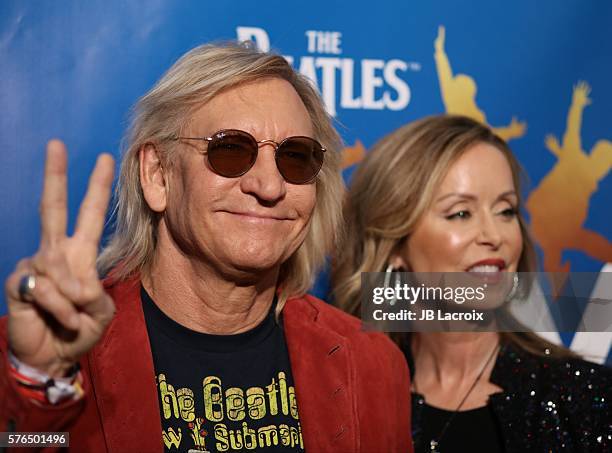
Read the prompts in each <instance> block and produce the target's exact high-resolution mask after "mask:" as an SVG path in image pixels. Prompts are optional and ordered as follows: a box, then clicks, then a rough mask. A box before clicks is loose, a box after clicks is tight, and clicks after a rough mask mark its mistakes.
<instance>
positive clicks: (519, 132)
mask: <svg viewBox="0 0 612 453" xmlns="http://www.w3.org/2000/svg"><path fill="white" fill-rule="evenodd" d="M508 129H509V131H510V135H511V136H512V137H522V136H523V135H525V131H526V130H527V123H525V122H524V121H519V120H517V119H516V117H514V116H513V117H512V121H510V125H509V126H508Z"/></svg>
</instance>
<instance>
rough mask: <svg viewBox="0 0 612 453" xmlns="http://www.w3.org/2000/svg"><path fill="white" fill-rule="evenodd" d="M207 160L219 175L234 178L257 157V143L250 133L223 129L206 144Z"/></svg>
mask: <svg viewBox="0 0 612 453" xmlns="http://www.w3.org/2000/svg"><path fill="white" fill-rule="evenodd" d="M207 154H208V162H209V163H210V166H211V167H212V169H213V170H214V171H215V172H216V173H217V174H219V175H221V176H225V177H227V178H235V177H237V176H241V175H244V174H245V173H246V172H247V171H249V169H250V168H251V167H252V166H253V164H254V163H255V160H256V159H257V143H256V142H255V140H254V139H253V137H251V136H250V135H248V134H246V133H244V132H241V131H235V130H225V131H221V132H219V133H217V134H215V135H214V137H213V139H212V140H211V141H210V143H209V144H208V151H207Z"/></svg>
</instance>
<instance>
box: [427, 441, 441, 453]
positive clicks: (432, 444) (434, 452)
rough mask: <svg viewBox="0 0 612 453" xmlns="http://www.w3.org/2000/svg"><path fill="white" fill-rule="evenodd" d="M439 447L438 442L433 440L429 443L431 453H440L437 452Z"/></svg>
mask: <svg viewBox="0 0 612 453" xmlns="http://www.w3.org/2000/svg"><path fill="white" fill-rule="evenodd" d="M437 447H438V442H436V441H435V440H433V439H431V440H430V441H429V451H431V452H432V453H439V451H438V450H436V448H437Z"/></svg>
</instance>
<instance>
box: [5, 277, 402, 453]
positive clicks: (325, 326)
mask: <svg viewBox="0 0 612 453" xmlns="http://www.w3.org/2000/svg"><path fill="white" fill-rule="evenodd" d="M108 292H109V294H110V295H111V296H112V298H113V299H114V301H115V304H116V307H117V312H116V314H115V318H114V319H113V321H112V322H111V324H110V326H109V328H108V330H107V331H106V333H105V334H104V337H103V338H102V340H101V341H100V342H99V343H98V344H97V345H96V347H95V348H94V349H93V350H92V351H91V352H90V353H89V354H87V355H86V356H85V357H83V359H82V360H81V366H82V370H83V374H84V387H85V391H86V396H85V397H84V398H83V399H81V400H80V401H77V402H67V403H62V404H60V405H58V406H44V407H41V406H39V405H37V404H36V403H34V402H32V401H30V400H27V399H25V398H22V397H21V396H20V394H19V393H18V392H17V391H16V383H15V381H14V380H13V379H12V378H11V377H10V376H9V374H8V373H7V366H8V361H7V358H6V347H7V329H6V327H7V326H6V324H7V323H6V317H5V318H2V319H1V320H0V355H3V356H4V357H0V431H8V430H9V429H10V428H12V429H13V430H14V431H47V432H48V431H68V432H69V433H70V451H76V452H163V442H162V435H161V421H160V415H159V414H160V411H159V405H158V393H157V387H156V384H155V372H154V370H153V360H152V355H151V348H150V344H149V338H148V335H147V329H146V326H145V321H144V315H143V311H142V304H141V301H140V282H139V281H138V280H131V281H127V282H123V283H119V284H117V285H115V286H114V287H111V288H109V289H108ZM283 325H284V328H285V335H286V339H287V347H288V349H289V357H290V361H291V368H292V373H293V379H294V383H295V389H296V394H297V400H298V405H299V411H300V424H301V426H302V435H303V438H304V446H305V448H306V451H307V452H333V453H337V452H377V453H378V452H384V453H391V452H402V453H403V452H412V451H413V450H412V439H411V434H410V432H411V429H410V400H409V398H410V390H409V389H410V387H409V374H408V367H407V365H406V362H405V359H404V357H403V354H402V353H401V352H400V351H399V349H398V348H396V347H395V346H394V345H393V344H392V343H391V341H389V340H388V339H387V338H386V337H385V336H384V335H382V334H379V333H372V332H362V331H361V330H360V322H359V320H357V319H355V318H353V317H351V316H349V315H347V314H345V313H343V312H341V311H339V310H338V309H336V308H334V307H332V306H330V305H328V304H326V303H324V302H322V301H320V300H318V299H316V298H314V297H312V296H304V297H302V298H296V299H291V300H289V301H287V304H286V305H285V307H284V309H283ZM24 451H30V452H31V451H32V449H27V450H24Z"/></svg>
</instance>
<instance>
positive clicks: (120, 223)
mask: <svg viewBox="0 0 612 453" xmlns="http://www.w3.org/2000/svg"><path fill="white" fill-rule="evenodd" d="M266 78H278V79H282V80H286V81H287V82H289V83H290V84H291V85H292V86H293V88H294V89H295V91H296V92H297V93H298V95H299V96H300V98H301V100H302V102H303V103H304V105H305V106H306V110H307V111H308V114H309V116H310V120H311V122H312V125H313V130H314V138H315V139H317V140H318V141H319V142H321V144H322V145H323V146H324V147H325V148H326V149H327V152H326V153H325V161H324V164H323V168H322V169H321V172H320V173H319V175H318V177H317V180H316V188H317V195H316V196H317V200H316V206H315V208H314V211H313V214H312V218H311V220H310V226H309V231H308V233H307V236H306V238H305V240H304V242H303V243H302V245H301V246H300V247H299V249H298V250H297V251H296V252H295V253H294V254H293V256H291V257H290V258H289V259H288V260H287V261H286V262H285V263H283V265H282V267H281V271H280V277H279V282H278V284H279V287H280V289H281V292H280V295H279V309H280V308H282V304H283V303H284V301H285V300H286V299H287V297H289V296H295V295H301V294H303V293H305V292H306V291H307V290H308V288H309V287H310V286H311V285H312V282H313V280H314V276H315V273H316V272H317V270H318V269H319V267H320V266H321V265H322V264H323V262H324V260H325V256H326V254H327V253H329V252H330V250H331V248H332V247H333V245H334V244H335V241H336V237H337V232H338V230H339V228H340V225H341V222H342V208H341V203H342V198H343V194H344V185H343V182H342V177H341V175H340V153H339V151H340V149H341V140H340V137H339V136H338V134H337V132H336V131H335V129H334V127H333V125H332V120H331V118H330V116H329V115H328V113H327V112H326V110H325V106H324V104H323V102H322V101H321V98H320V96H319V94H318V93H317V91H316V89H315V88H314V87H313V85H312V84H311V83H310V81H309V80H308V79H306V78H305V77H304V76H302V75H300V74H299V73H297V72H296V71H295V70H294V69H293V68H291V66H290V65H289V64H288V63H287V61H286V60H285V59H284V58H283V57H282V56H280V55H277V54H274V53H264V52H260V51H258V50H256V49H254V48H253V46H250V45H244V44H242V45H241V44H236V43H224V44H214V45H213V44H207V45H203V46H199V47H196V48H195V49H193V50H191V51H189V52H188V53H186V54H185V55H183V56H182V57H181V58H180V59H179V60H178V61H177V62H176V63H175V64H174V65H173V66H172V67H171V68H170V69H169V70H168V71H167V72H166V74H165V75H164V76H163V77H162V78H161V79H160V80H159V81H158V82H157V84H156V85H155V86H154V87H153V88H152V89H151V90H150V91H149V92H148V93H146V94H145V95H144V96H143V97H142V98H141V99H140V100H139V101H138V102H137V103H136V105H135V106H134V108H133V111H132V116H131V123H130V127H129V129H128V131H127V133H126V137H125V139H124V143H125V144H124V146H123V157H122V161H121V170H120V175H119V181H118V183H117V187H116V190H115V198H114V211H113V214H114V217H115V218H114V232H113V234H112V236H111V238H110V240H109V242H108V245H107V246H106V247H105V248H104V249H103V251H102V253H101V255H100V257H99V259H98V268H99V271H100V273H101V275H105V276H107V278H109V279H110V280H111V281H120V280H125V279H126V278H128V277H130V276H133V275H135V274H139V273H143V272H145V273H146V272H147V270H148V267H149V266H150V264H151V262H152V259H153V255H154V251H155V246H156V232H157V225H158V222H159V216H158V215H156V214H155V213H154V212H153V211H152V210H151V209H149V207H148V205H147V203H146V202H145V199H144V197H143V193H142V189H141V186H140V176H139V170H140V168H139V167H140V165H139V158H138V154H139V150H140V149H141V148H142V147H143V146H144V145H145V144H148V143H153V144H155V146H156V147H157V149H158V151H160V152H161V153H162V159H163V160H164V162H165V163H167V164H168V165H172V162H173V159H176V157H175V154H176V151H177V142H176V141H175V140H174V138H175V137H177V136H179V135H181V130H182V128H184V127H185V125H186V124H187V122H188V121H189V119H190V117H191V116H192V114H193V112H194V111H195V110H197V109H198V108H199V107H200V106H201V105H202V104H204V103H206V102H207V101H210V100H211V99H212V98H213V97H215V96H216V95H218V94H219V93H221V92H223V91H226V90H228V89H231V88H234V87H236V86H238V85H244V84H248V83H253V82H256V81H261V80H262V79H266Z"/></svg>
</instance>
